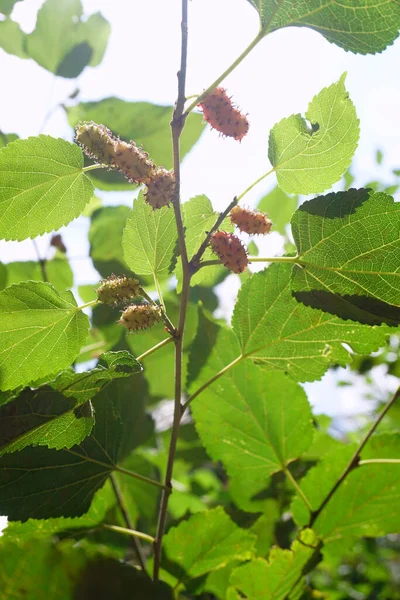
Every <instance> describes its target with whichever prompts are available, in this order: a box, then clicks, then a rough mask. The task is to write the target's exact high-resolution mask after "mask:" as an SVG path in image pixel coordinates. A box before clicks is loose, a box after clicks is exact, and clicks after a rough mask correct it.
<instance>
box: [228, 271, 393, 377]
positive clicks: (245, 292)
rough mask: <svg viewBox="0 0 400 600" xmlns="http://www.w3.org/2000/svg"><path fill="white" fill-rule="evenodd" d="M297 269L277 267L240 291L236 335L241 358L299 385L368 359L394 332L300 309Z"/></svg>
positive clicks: (248, 282) (237, 303) (386, 327)
mask: <svg viewBox="0 0 400 600" xmlns="http://www.w3.org/2000/svg"><path fill="white" fill-rule="evenodd" d="M291 272H292V266H291V265H290V264H283V263H280V264H279V263H276V264H273V265H271V266H270V267H268V268H267V269H265V270H264V271H262V272H261V273H255V274H254V275H253V276H252V277H251V278H250V279H248V281H246V283H245V284H244V285H243V286H242V288H241V289H240V291H239V294H238V298H237V302H236V306H235V311H234V314H233V319H232V324H233V329H234V331H235V333H236V335H237V336H238V339H239V343H240V346H241V353H242V354H243V355H245V356H246V357H248V358H250V359H251V360H254V361H255V362H256V363H257V364H259V365H260V366H261V365H262V366H264V367H265V368H267V369H271V370H277V369H279V370H283V371H285V372H287V373H289V375H290V376H291V377H293V378H295V379H296V380H297V381H313V380H315V379H319V378H320V377H321V376H322V375H323V373H324V372H325V371H326V369H327V368H328V366H329V365H332V364H340V365H346V364H348V363H349V362H351V355H350V354H349V352H348V350H346V349H345V348H344V346H343V343H347V344H348V345H349V346H350V347H351V348H352V350H353V351H354V352H356V353H358V354H369V353H370V352H373V351H375V350H378V349H379V348H380V347H381V346H383V345H384V344H385V343H386V339H387V336H388V335H390V333H391V331H393V329H392V328H391V327H389V326H387V325H381V326H380V327H370V326H368V325H363V324H361V323H356V322H354V321H344V320H342V319H339V317H336V316H334V315H330V314H329V313H326V312H322V311H320V310H317V309H313V308H309V307H306V306H304V305H303V304H300V303H298V302H297V301H296V300H295V298H294V297H293V296H292V292H291V289H290V278H291Z"/></svg>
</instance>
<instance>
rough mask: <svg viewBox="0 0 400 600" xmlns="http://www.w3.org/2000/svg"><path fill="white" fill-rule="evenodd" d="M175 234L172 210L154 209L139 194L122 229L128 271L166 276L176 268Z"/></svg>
mask: <svg viewBox="0 0 400 600" xmlns="http://www.w3.org/2000/svg"><path fill="white" fill-rule="evenodd" d="M176 243H177V233H176V224H175V216H174V211H173V209H172V208H171V207H168V206H164V207H163V208H160V209H159V210H153V209H152V208H151V206H149V205H148V204H147V203H146V202H145V200H144V196H143V194H142V193H141V194H140V195H139V198H137V199H136V200H135V201H134V204H133V211H132V212H131V217H130V219H128V222H127V224H126V227H125V229H124V235H123V239H122V248H123V251H124V258H125V260H126V263H127V265H128V266H129V268H130V269H131V270H132V271H133V272H134V273H136V275H153V277H154V278H157V279H158V278H159V277H160V276H163V277H167V276H168V275H169V274H170V273H171V272H172V271H173V269H174V266H175V260H174V257H175V249H176Z"/></svg>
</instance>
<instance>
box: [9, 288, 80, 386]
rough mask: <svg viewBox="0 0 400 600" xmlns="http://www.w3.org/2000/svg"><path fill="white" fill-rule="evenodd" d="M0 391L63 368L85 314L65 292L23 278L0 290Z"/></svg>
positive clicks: (76, 342)
mask: <svg viewBox="0 0 400 600" xmlns="http://www.w3.org/2000/svg"><path fill="white" fill-rule="evenodd" d="M0 315H1V318H0V389H2V390H9V389H13V388H17V387H19V386H23V385H26V384H28V383H30V382H31V381H33V380H35V379H39V378H41V377H45V376H47V375H51V374H52V373H55V372H57V371H59V370H60V369H65V368H66V367H68V366H69V365H70V364H71V363H72V361H73V360H74V358H75V357H76V356H77V354H78V353H79V350H80V348H81V347H82V346H83V344H84V342H85V339H86V336H87V330H88V324H89V321H88V318H87V316H86V315H85V314H83V313H82V312H81V311H79V310H77V306H76V302H75V299H74V297H73V295H72V294H71V292H64V293H62V294H61V293H59V292H57V291H56V290H55V289H54V288H53V287H52V286H51V285H50V284H48V283H35V282H26V283H20V284H19V285H13V286H11V287H9V288H6V289H5V290H3V291H2V292H0Z"/></svg>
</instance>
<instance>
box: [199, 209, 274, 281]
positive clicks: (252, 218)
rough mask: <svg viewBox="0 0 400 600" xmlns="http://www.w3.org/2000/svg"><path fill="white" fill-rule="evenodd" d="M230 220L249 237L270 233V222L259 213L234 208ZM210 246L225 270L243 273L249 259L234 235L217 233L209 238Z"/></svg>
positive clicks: (265, 216)
mask: <svg viewBox="0 0 400 600" xmlns="http://www.w3.org/2000/svg"><path fill="white" fill-rule="evenodd" d="M230 218H231V221H232V223H234V224H235V225H236V227H237V228H238V229H239V230H240V231H244V232H245V233H248V234H250V235H254V234H264V235H265V234H267V233H269V232H270V231H271V227H272V221H270V220H269V219H268V218H267V215H266V214H265V213H262V212H260V211H252V210H249V209H248V208H242V207H241V206H235V207H234V208H232V210H231V212H230ZM210 246H211V248H212V250H213V252H214V253H215V254H216V255H217V256H218V258H219V259H220V260H221V261H222V262H223V264H224V265H225V267H226V268H227V269H229V270H230V271H233V273H243V271H245V270H246V268H247V265H248V264H249V259H248V257H247V252H246V249H245V247H244V246H243V244H242V242H241V241H240V239H239V238H238V237H237V236H236V235H234V234H233V233H227V232H226V231H217V232H216V233H213V235H212V236H211V240H210Z"/></svg>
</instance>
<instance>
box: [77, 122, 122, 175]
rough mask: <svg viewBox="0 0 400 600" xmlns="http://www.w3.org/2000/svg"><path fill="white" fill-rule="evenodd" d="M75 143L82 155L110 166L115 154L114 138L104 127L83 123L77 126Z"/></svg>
mask: <svg viewBox="0 0 400 600" xmlns="http://www.w3.org/2000/svg"><path fill="white" fill-rule="evenodd" d="M75 141H76V142H77V143H78V144H79V145H80V146H81V148H82V150H83V151H84V153H85V154H86V155H87V156H89V157H90V158H93V160H95V161H96V162H98V163H100V164H102V165H111V164H112V161H113V159H114V154H115V141H116V140H115V138H114V136H113V134H112V133H111V131H110V130H109V129H107V127H104V125H97V123H93V121H90V122H84V123H81V124H80V125H78V127H77V128H76V132H75Z"/></svg>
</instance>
